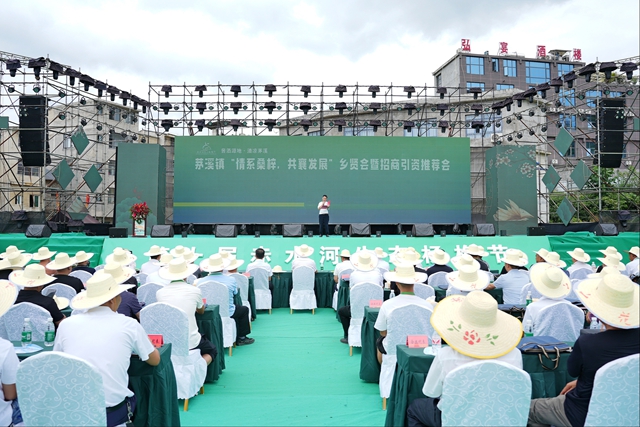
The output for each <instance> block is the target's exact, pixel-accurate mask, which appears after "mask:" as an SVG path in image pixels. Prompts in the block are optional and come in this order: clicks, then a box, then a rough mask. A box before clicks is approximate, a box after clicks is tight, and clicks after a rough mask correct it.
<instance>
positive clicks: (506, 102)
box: [502, 97, 513, 111]
mask: <svg viewBox="0 0 640 427" xmlns="http://www.w3.org/2000/svg"><path fill="white" fill-rule="evenodd" d="M502 104H503V105H504V106H505V107H507V111H511V104H513V98H512V97H510V98H507V99H505V100H504V101H502Z"/></svg>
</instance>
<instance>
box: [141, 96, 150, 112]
mask: <svg viewBox="0 0 640 427" xmlns="http://www.w3.org/2000/svg"><path fill="white" fill-rule="evenodd" d="M140 105H142V114H147V107H151V103H150V102H149V101H145V100H144V99H142V98H140Z"/></svg>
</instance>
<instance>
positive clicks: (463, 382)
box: [438, 360, 531, 427]
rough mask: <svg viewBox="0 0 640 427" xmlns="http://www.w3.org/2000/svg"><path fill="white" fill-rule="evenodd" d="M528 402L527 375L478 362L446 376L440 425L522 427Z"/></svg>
mask: <svg viewBox="0 0 640 427" xmlns="http://www.w3.org/2000/svg"><path fill="white" fill-rule="evenodd" d="M488 396H491V397H490V398H488ZM530 402H531V378H530V377H529V374H528V373H526V372H525V371H523V370H522V369H518V368H516V367H515V366H513V365H510V364H508V363H505V362H500V361H497V360H482V361H478V362H471V363H467V364H465V365H463V366H460V367H458V368H456V369H454V370H452V371H451V372H449V373H448V374H447V376H446V377H445V378H444V383H443V385H442V396H441V398H440V403H439V405H438V407H439V408H440V409H441V410H442V425H443V426H523V427H524V426H526V425H527V419H528V417H529V406H530Z"/></svg>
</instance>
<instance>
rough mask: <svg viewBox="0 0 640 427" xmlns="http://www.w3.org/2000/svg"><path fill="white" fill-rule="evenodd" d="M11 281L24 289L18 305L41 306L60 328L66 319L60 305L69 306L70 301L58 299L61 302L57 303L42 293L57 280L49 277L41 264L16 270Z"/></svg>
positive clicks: (18, 299) (10, 278)
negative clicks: (25, 303)
mask: <svg viewBox="0 0 640 427" xmlns="http://www.w3.org/2000/svg"><path fill="white" fill-rule="evenodd" d="M9 280H10V281H11V282H12V283H15V284H16V285H18V286H21V287H22V288H23V289H22V290H21V291H20V292H19V293H18V298H16V304H18V303H21V302H30V303H31V304H35V305H39V306H40V307H42V308H44V309H45V310H47V311H48V312H49V314H51V318H52V319H53V323H54V324H55V325H56V327H58V325H59V324H60V322H61V321H62V319H64V318H65V316H64V314H62V312H60V308H59V307H58V304H62V305H63V306H65V305H66V306H68V305H69V304H68V303H69V301H68V300H67V299H66V298H59V297H57V299H58V300H59V301H58V303H56V301H55V300H54V299H53V298H52V297H50V296H46V295H42V293H41V292H42V289H44V287H45V286H46V285H48V284H49V283H52V282H54V281H55V280H56V278H55V277H53V276H49V275H47V274H46V273H45V271H44V267H43V266H41V265H40V264H31V265H28V266H26V267H25V269H24V270H16V271H14V272H13V273H11V275H10V276H9Z"/></svg>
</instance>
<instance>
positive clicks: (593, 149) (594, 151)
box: [585, 141, 598, 157]
mask: <svg viewBox="0 0 640 427" xmlns="http://www.w3.org/2000/svg"><path fill="white" fill-rule="evenodd" d="M585 148H586V150H587V156H589V157H596V156H597V155H598V145H597V144H596V143H595V142H593V141H587V143H586V147H585Z"/></svg>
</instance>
